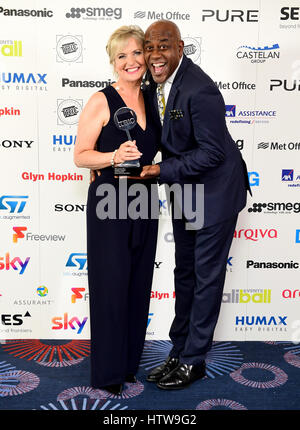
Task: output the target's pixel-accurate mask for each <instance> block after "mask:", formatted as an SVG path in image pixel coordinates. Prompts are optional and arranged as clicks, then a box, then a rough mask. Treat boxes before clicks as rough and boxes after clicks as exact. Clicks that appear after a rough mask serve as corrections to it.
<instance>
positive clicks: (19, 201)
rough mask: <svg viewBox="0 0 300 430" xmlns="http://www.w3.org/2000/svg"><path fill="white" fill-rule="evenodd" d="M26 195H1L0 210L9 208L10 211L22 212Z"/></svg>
mask: <svg viewBox="0 0 300 430" xmlns="http://www.w3.org/2000/svg"><path fill="white" fill-rule="evenodd" d="M27 199H28V196H1V197H0V210H9V212H10V213H14V212H17V213H20V212H23V210H24V207H25V205H26V203H27Z"/></svg>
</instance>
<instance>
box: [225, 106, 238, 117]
mask: <svg viewBox="0 0 300 430" xmlns="http://www.w3.org/2000/svg"><path fill="white" fill-rule="evenodd" d="M235 108H236V105H226V106H225V116H227V117H231V118H232V117H234V116H235Z"/></svg>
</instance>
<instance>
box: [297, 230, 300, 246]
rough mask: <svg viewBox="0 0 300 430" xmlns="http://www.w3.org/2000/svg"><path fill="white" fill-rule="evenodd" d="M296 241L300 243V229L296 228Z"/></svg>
mask: <svg viewBox="0 0 300 430" xmlns="http://www.w3.org/2000/svg"><path fill="white" fill-rule="evenodd" d="M296 243H300V230H299V229H297V230H296Z"/></svg>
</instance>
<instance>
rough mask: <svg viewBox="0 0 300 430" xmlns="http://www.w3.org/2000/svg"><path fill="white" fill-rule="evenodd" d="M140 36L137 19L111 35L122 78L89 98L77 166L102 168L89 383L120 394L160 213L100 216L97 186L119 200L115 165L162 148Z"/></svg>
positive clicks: (91, 198)
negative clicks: (131, 116)
mask: <svg viewBox="0 0 300 430" xmlns="http://www.w3.org/2000/svg"><path fill="white" fill-rule="evenodd" d="M143 41H144V33H143V31H142V30H141V29H140V28H139V27H137V26H122V27H121V28H119V29H117V30H116V31H115V32H114V33H113V34H112V35H111V37H110V38H109V41H108V44H107V52H108V55H109V59H110V63H111V64H112V66H113V68H114V72H115V73H116V75H117V81H116V82H115V83H113V84H112V85H111V86H108V87H107V88H105V89H103V90H101V91H99V92H97V93H95V94H93V95H92V96H91V98H90V100H89V101H88V103H87V104H86V106H85V108H84V109H83V112H82V114H81V117H80V121H79V126H78V132H77V138H76V145H75V150H74V161H75V164H76V165H77V166H78V167H83V168H87V169H91V170H100V175H96V178H95V180H94V181H93V182H91V184H90V186H89V191H88V201H87V254H88V282H89V297H90V324H91V385H92V387H94V388H99V389H105V390H107V391H109V392H110V393H113V394H115V395H120V394H121V392H122V389H123V384H124V383H125V382H131V383H134V382H136V377H135V375H136V372H137V370H138V366H139V360H140V357H141V354H142V350H143V344H144V339H145V333H146V327H147V319H148V309H149V301H150V293H151V284H152V276H153V268H154V259H155V251H156V239H157V219H151V218H150V217H149V218H148V219H140V218H139V219H135V220H133V219H130V218H129V217H128V218H127V219H118V218H117V219H99V218H98V216H97V213H96V207H97V204H98V203H99V202H100V201H101V199H103V196H102V197H101V196H99V195H96V190H97V187H98V186H99V185H101V184H111V185H113V187H114V190H115V192H116V204H118V192H119V185H120V182H121V181H122V179H117V178H116V177H115V176H114V170H113V166H116V165H118V164H120V163H122V162H123V161H126V160H135V159H139V161H140V164H141V166H143V165H149V164H151V163H152V160H153V159H154V157H155V155H156V152H157V150H158V145H159V143H160V124H159V122H158V117H157V116H156V113H155V112H154V111H153V109H154V108H153V106H152V103H150V102H148V101H147V98H146V95H144V94H143V91H142V90H141V81H142V78H143V75H144V74H145V71H146V64H145V60H144V55H143ZM124 106H127V107H129V108H131V109H132V110H134V111H135V113H136V116H137V124H136V126H135V127H134V128H133V129H132V130H130V133H131V136H132V138H133V141H130V140H127V137H126V134H125V132H124V131H122V130H119V129H117V127H116V125H115V123H114V118H113V116H114V113H115V112H116V110H117V109H119V108H120V107H124ZM135 182H138V183H144V184H145V185H146V186H147V187H149V190H150V186H151V184H153V183H154V181H153V180H152V181H150V180H140V179H128V180H127V181H126V184H127V187H128V186H130V185H132V184H134V183H135ZM98 194H99V193H98ZM128 204H130V197H129V198H128ZM117 209H118V208H117ZM117 212H118V210H117Z"/></svg>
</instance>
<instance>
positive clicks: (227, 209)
mask: <svg viewBox="0 0 300 430" xmlns="http://www.w3.org/2000/svg"><path fill="white" fill-rule="evenodd" d="M152 96H153V98H154V103H155V106H156V107H157V100H156V93H155V91H153V95H152ZM161 149H162V161H161V162H160V163H159V164H160V179H159V183H160V184H163V183H165V184H168V185H172V184H174V183H178V184H180V185H181V186H183V185H184V184H194V185H195V184H204V223H203V227H208V226H211V225H214V224H217V223H219V222H222V221H225V220H227V219H229V218H231V217H233V216H234V215H237V214H238V212H239V211H241V210H242V209H243V208H244V207H245V205H246V196H247V189H248V190H249V191H250V193H251V190H250V186H249V182H248V174H247V168H246V164H245V162H244V160H243V159H242V156H241V154H240V151H239V149H238V147H237V145H236V143H235V142H234V141H233V139H232V137H231V136H230V134H229V132H228V129H227V125H226V121H225V104H224V100H223V97H222V95H221V93H220V91H219V90H218V88H217V86H216V85H215V83H214V82H213V81H212V79H211V78H210V77H209V76H208V75H207V74H206V73H204V72H203V70H202V69H201V68H200V67H199V66H197V65H196V64H194V63H193V62H192V61H191V60H190V59H188V58H187V57H186V56H185V55H183V59H182V63H181V65H180V67H179V69H178V71H177V73H176V76H175V79H174V81H173V84H172V87H171V90H170V94H169V97H168V101H167V106H166V110H165V116H164V124H163V127H162V137H161ZM194 189H195V188H194ZM192 198H195V191H193V192H192ZM183 212H185V209H183Z"/></svg>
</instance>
